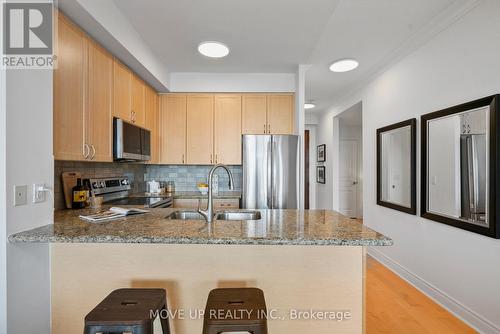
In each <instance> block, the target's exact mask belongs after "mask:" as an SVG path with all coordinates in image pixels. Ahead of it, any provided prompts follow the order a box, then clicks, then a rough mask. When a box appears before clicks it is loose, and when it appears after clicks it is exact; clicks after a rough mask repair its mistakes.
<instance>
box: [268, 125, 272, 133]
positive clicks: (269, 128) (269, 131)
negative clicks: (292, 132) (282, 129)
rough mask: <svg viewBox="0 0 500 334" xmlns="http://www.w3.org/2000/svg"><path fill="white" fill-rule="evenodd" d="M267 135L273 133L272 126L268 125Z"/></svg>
mask: <svg viewBox="0 0 500 334" xmlns="http://www.w3.org/2000/svg"><path fill="white" fill-rule="evenodd" d="M267 133H271V124H268V125H267Z"/></svg>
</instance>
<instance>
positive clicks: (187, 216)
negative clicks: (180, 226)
mask: <svg viewBox="0 0 500 334" xmlns="http://www.w3.org/2000/svg"><path fill="white" fill-rule="evenodd" d="M261 218H262V217H261V214H260V212H259V211H222V212H217V213H216V214H215V220H259V219H261ZM167 219H176V220H205V218H203V216H202V215H201V214H200V213H198V212H197V211H174V212H172V213H171V214H169V215H168V216H167Z"/></svg>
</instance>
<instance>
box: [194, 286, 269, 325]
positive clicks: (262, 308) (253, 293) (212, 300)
mask: <svg viewBox="0 0 500 334" xmlns="http://www.w3.org/2000/svg"><path fill="white" fill-rule="evenodd" d="M266 316H267V309H266V301H265V299H264V293H263V292H262V290H260V289H257V288H233V289H214V290H212V291H210V294H209V295H208V300H207V306H206V308H205V315H204V319H203V334H218V333H222V332H231V331H235V332H237V331H243V332H245V331H247V332H250V333H253V334H267V319H266Z"/></svg>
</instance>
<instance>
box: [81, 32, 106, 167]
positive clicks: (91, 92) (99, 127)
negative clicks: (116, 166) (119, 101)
mask: <svg viewBox="0 0 500 334" xmlns="http://www.w3.org/2000/svg"><path fill="white" fill-rule="evenodd" d="M87 86H88V103H87V106H86V114H87V120H88V123H87V124H88V126H87V127H86V132H87V143H88V145H90V148H91V152H90V156H89V159H90V160H95V161H113V149H112V137H113V130H112V116H111V114H112V102H113V101H112V98H113V57H112V56H111V55H110V54H109V53H108V52H107V51H106V50H104V49H103V48H102V47H101V46H99V45H97V44H96V43H95V42H93V41H89V44H88V84H87Z"/></svg>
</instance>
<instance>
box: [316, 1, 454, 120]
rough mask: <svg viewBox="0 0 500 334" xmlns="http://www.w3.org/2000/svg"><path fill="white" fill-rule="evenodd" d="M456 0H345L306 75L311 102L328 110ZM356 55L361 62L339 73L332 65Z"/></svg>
mask: <svg viewBox="0 0 500 334" xmlns="http://www.w3.org/2000/svg"><path fill="white" fill-rule="evenodd" d="M454 2H455V3H456V2H457V1H453V0H418V1H415V0H376V1H373V0H341V1H340V3H339V5H338V6H337V8H336V10H335V13H334V14H333V15H332V17H331V18H330V20H329V22H328V24H327V25H326V27H325V30H324V32H323V35H322V36H321V38H319V40H318V42H317V44H316V48H315V49H314V51H313V52H312V54H311V56H310V58H309V60H308V61H309V63H310V64H311V65H312V66H311V68H310V69H309V70H308V71H307V73H306V101H313V102H314V103H315V104H316V105H317V107H316V108H315V109H313V110H311V111H312V112H322V111H324V110H326V109H327V108H328V107H330V106H331V105H332V104H334V103H335V102H336V101H338V100H339V99H341V98H342V97H343V96H344V95H345V94H348V93H349V92H350V91H351V90H353V89H354V88H356V86H357V85H360V84H361V83H363V82H364V81H366V80H367V79H368V78H369V77H370V75H372V74H373V73H375V72H377V71H378V70H380V69H381V68H382V67H384V66H385V65H387V63H388V62H391V61H392V60H394V59H393V56H394V55H395V54H396V53H397V52H398V50H399V49H400V48H401V47H402V46H403V45H404V44H405V42H406V41H407V40H408V39H410V38H412V37H413V36H414V35H416V34H418V33H419V31H421V30H422V29H423V28H424V27H425V26H426V25H427V24H429V23H430V22H432V21H433V19H434V18H435V17H437V16H438V15H439V14H440V13H442V12H443V11H445V10H446V9H447V8H448V7H449V6H450V5H452V4H453V3H454ZM340 58H355V59H357V60H358V61H359V62H360V66H359V67H358V68H357V69H356V70H354V71H352V72H347V73H333V72H330V71H329V70H328V67H329V65H330V64H331V63H332V62H333V61H334V60H337V59H340Z"/></svg>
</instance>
